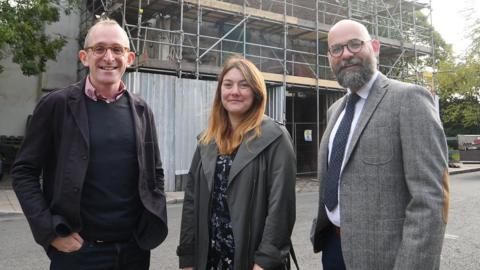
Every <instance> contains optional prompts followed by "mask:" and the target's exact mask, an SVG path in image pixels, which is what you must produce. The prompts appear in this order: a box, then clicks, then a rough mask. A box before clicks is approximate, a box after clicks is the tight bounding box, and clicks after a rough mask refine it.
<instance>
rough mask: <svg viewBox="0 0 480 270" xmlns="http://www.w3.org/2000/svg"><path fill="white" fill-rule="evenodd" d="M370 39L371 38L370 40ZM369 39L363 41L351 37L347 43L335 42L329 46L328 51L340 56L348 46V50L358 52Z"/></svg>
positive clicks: (334, 55) (332, 54)
mask: <svg viewBox="0 0 480 270" xmlns="http://www.w3.org/2000/svg"><path fill="white" fill-rule="evenodd" d="M368 41H369V40H368ZM368 41H363V40H359V39H350V40H349V41H347V43H345V44H334V45H332V46H330V48H328V52H329V53H330V55H331V56H333V57H340V56H342V54H343V51H344V48H345V47H347V50H348V51H349V52H351V53H353V54H355V53H358V52H360V51H361V50H362V47H363V44H365V42H368Z"/></svg>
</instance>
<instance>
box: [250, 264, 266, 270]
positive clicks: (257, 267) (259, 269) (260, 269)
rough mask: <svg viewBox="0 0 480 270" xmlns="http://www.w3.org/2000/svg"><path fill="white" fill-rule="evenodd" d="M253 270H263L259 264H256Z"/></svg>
mask: <svg viewBox="0 0 480 270" xmlns="http://www.w3.org/2000/svg"><path fill="white" fill-rule="evenodd" d="M252 270H263V268H262V267H260V266H259V265H258V264H255V265H254V266H253V269H252Z"/></svg>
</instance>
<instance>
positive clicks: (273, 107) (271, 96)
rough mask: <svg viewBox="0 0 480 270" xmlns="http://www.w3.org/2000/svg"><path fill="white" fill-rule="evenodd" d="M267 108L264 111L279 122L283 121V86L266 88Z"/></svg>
mask: <svg viewBox="0 0 480 270" xmlns="http://www.w3.org/2000/svg"><path fill="white" fill-rule="evenodd" d="M267 96H268V98H267V108H266V109H265V113H266V114H267V115H268V116H270V117H271V118H273V119H275V120H277V121H278V122H280V123H285V121H286V119H285V88H284V87H283V86H277V87H269V88H267Z"/></svg>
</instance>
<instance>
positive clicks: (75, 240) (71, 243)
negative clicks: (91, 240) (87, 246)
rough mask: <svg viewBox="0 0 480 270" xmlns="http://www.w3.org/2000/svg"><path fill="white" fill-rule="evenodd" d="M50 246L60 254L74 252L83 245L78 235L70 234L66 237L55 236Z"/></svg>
mask: <svg viewBox="0 0 480 270" xmlns="http://www.w3.org/2000/svg"><path fill="white" fill-rule="evenodd" d="M51 245H52V246H53V247H54V248H56V249H57V250H58V251H61V252H66V253H69V252H74V251H77V250H79V249H80V248H81V247H82V245H83V239H82V237H81V236H80V235H79V234H78V233H72V234H70V235H69V236H66V237H60V236H57V237H56V238H55V239H53V241H52V243H51Z"/></svg>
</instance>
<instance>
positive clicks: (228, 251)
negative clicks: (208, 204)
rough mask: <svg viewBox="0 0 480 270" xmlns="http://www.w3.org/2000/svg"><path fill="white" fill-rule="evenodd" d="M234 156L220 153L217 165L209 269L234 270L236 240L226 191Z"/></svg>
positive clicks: (211, 221) (211, 217)
mask: <svg viewBox="0 0 480 270" xmlns="http://www.w3.org/2000/svg"><path fill="white" fill-rule="evenodd" d="M232 162H233V156H230V155H219V156H218V157H217V165H216V167H215V176H214V181H213V194H212V212H211V216H210V246H209V251H208V261H207V270H233V258H234V253H235V241H234V239H233V231H232V226H231V224H230V213H229V210H228V205H227V199H226V192H227V184H228V174H229V172H230V167H231V166H232Z"/></svg>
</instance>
